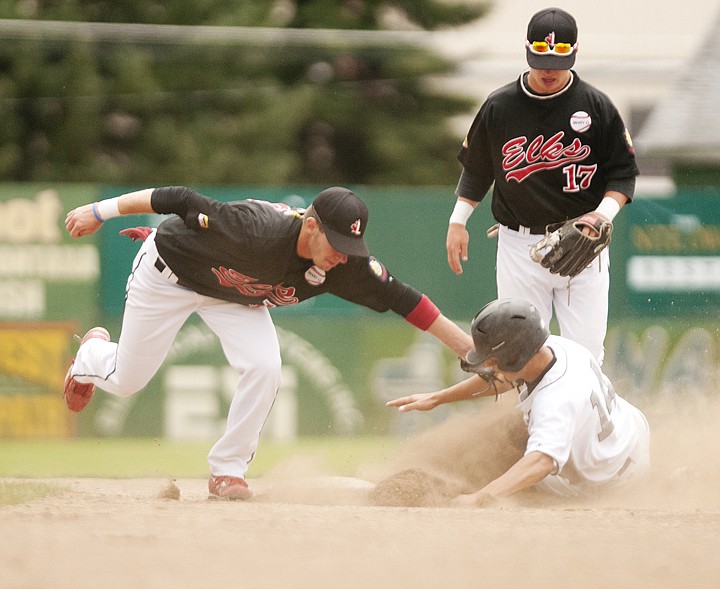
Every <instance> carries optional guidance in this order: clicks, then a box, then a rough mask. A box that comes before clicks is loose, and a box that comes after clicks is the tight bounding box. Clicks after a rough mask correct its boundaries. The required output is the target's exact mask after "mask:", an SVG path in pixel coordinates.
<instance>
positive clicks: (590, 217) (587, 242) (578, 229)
mask: <svg viewBox="0 0 720 589" xmlns="http://www.w3.org/2000/svg"><path fill="white" fill-rule="evenodd" d="M585 229H588V230H589V231H584V230H585ZM612 230H613V224H612V223H611V222H610V221H607V220H605V219H603V218H602V217H601V216H600V215H598V214H597V213H595V212H592V213H587V214H585V215H583V216H582V217H576V218H575V219H570V220H568V221H565V222H563V223H555V224H553V225H548V226H547V228H546V230H545V237H543V238H542V239H541V240H540V241H538V242H537V243H536V244H535V245H533V246H532V247H531V248H530V257H531V258H532V259H533V260H535V261H536V262H538V263H539V264H541V265H542V266H543V268H547V269H548V270H550V272H551V273H552V274H560V276H570V277H573V276H577V275H578V274H580V272H582V271H583V270H585V268H587V267H588V266H589V265H590V264H591V263H592V261H593V260H594V259H595V258H597V257H598V256H599V255H600V252H601V251H603V250H604V249H605V248H606V247H607V246H608V245H609V244H610V236H611V235H612Z"/></svg>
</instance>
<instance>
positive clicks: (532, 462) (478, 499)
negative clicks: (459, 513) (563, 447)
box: [453, 451, 555, 507]
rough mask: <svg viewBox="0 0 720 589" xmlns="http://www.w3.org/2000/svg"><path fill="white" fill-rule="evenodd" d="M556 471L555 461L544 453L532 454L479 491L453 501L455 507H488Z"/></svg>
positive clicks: (535, 452)
mask: <svg viewBox="0 0 720 589" xmlns="http://www.w3.org/2000/svg"><path fill="white" fill-rule="evenodd" d="M554 469H555V461H554V460H553V459H552V458H550V456H548V455H547V454H543V453H542V452H537V451H534V452H530V453H529V454H526V455H525V456H523V457H522V458H521V459H520V460H518V461H517V462H516V463H515V464H513V465H512V466H511V467H510V468H509V469H508V470H507V471H506V472H505V473H504V474H502V475H500V476H499V477H498V478H496V479H495V480H494V481H490V482H489V483H488V484H487V485H485V486H484V487H483V488H482V489H480V490H479V491H476V492H475V493H470V494H467V495H460V496H458V497H456V498H455V499H454V501H453V503H455V505H459V506H465V507H478V506H483V505H487V504H488V503H489V502H490V501H491V500H494V499H502V498H504V497H509V496H510V495H514V494H515V493H517V492H519V491H522V490H524V489H529V488H530V487H532V486H533V485H535V484H536V483H539V482H540V481H541V480H543V479H544V478H545V477H546V476H547V475H549V474H550V473H552V472H553V470H554Z"/></svg>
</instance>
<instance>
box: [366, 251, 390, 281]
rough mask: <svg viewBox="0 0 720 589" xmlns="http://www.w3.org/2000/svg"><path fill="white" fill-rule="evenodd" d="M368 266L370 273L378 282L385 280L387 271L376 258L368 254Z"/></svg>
mask: <svg viewBox="0 0 720 589" xmlns="http://www.w3.org/2000/svg"><path fill="white" fill-rule="evenodd" d="M368 268H370V273H371V274H372V275H373V276H374V277H375V278H377V279H378V280H379V281H380V282H386V281H387V279H388V271H387V268H385V266H383V265H382V264H381V263H380V261H379V260H378V259H377V258H374V257H373V256H370V257H369V258H368Z"/></svg>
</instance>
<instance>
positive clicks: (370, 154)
mask: <svg viewBox="0 0 720 589" xmlns="http://www.w3.org/2000/svg"><path fill="white" fill-rule="evenodd" d="M390 8H391V6H390V3H388V2H382V1H380V0H344V1H342V0H295V1H292V0H241V1H238V0H204V1H202V0H194V1H188V0H175V1H164V2H153V1H149V0H126V1H117V0H116V1H113V0H107V1H99V0H98V1H91V0H85V1H83V0H63V1H59V0H58V1H52V0H45V1H42V0H36V1H34V2H31V1H29V0H28V1H26V2H8V1H4V2H3V1H2V0H0V18H4V19H20V18H22V19H33V20H42V21H58V22H56V23H55V26H54V28H55V29H57V31H59V32H57V33H55V32H48V29H47V28H43V29H38V32H36V33H35V34H32V35H28V34H27V33H23V34H20V33H18V32H13V30H12V28H11V27H10V29H8V30H7V31H6V32H5V34H3V35H2V39H1V40H0V97H2V100H3V103H4V105H5V108H4V109H3V111H4V115H3V119H4V124H3V125H2V126H0V178H2V179H3V180H4V181H73V182H76V181H97V182H103V183H115V184H143V185H151V184H155V185H158V184H167V183H183V184H292V183H295V184H306V183H307V184H322V185H329V184H444V183H448V182H454V181H455V179H456V177H457V172H458V164H457V162H456V160H455V154H456V152H457V149H458V138H457V137H455V136H454V135H453V134H452V132H451V131H450V129H449V127H448V124H447V121H448V120H449V119H450V118H451V117H453V116H455V115H457V114H460V113H464V112H467V111H468V110H469V109H470V108H471V106H472V104H471V103H470V102H469V101H468V100H465V99H460V98H458V97H454V96H450V95H443V94H441V93H438V92H434V91H431V90H429V89H428V87H427V84H426V81H427V79H428V77H429V76H436V75H443V74H446V73H448V72H449V71H450V70H451V68H452V64H451V63H448V62H447V61H445V60H444V59H441V58H440V57H438V56H436V55H433V54H432V53H431V52H430V51H428V50H425V49H422V48H420V47H418V46H415V45H411V44H403V43H398V42H391V43H388V44H387V45H384V46H380V45H378V44H376V43H372V44H370V43H364V42H357V41H355V40H354V39H357V37H356V36H353V35H350V34H349V33H348V34H347V35H344V34H337V35H333V36H332V39H333V40H332V41H328V40H320V39H317V40H315V41H313V40H312V39H315V38H316V37H318V35H314V33H318V32H322V31H319V29H328V28H329V29H335V30H341V31H342V30H346V29H351V30H352V31H353V33H354V32H355V31H356V30H374V31H377V30H380V29H382V26H383V25H382V23H383V22H384V21H386V20H387V15H388V10H390ZM392 9H393V10H395V12H394V13H393V14H395V15H397V14H398V12H397V11H398V10H400V9H401V10H402V11H403V13H402V14H403V18H404V19H405V21H406V23H407V25H408V26H410V27H415V28H417V29H418V30H420V29H427V30H432V29H437V28H440V27H447V26H451V25H458V24H462V23H466V22H469V21H471V20H473V19H475V18H478V17H479V16H480V15H481V14H482V12H483V10H484V5H477V4H476V5H469V4H459V5H453V4H448V3H447V2H443V1H442V0H396V1H394V2H392ZM62 21H75V22H85V23H141V24H146V25H185V26H187V25H192V26H196V25H203V26H205V27H207V26H212V27H262V28H255V29H251V31H257V32H258V33H263V32H266V31H267V29H266V28H270V27H281V28H285V29H287V35H285V34H283V35H282V36H273V35H271V34H267V35H266V39H271V41H269V42H268V41H267V40H263V39H261V38H258V35H251V34H242V31H240V32H238V31H233V30H232V29H216V28H213V29H204V30H203V31H202V32H203V35H198V36H196V35H193V34H189V35H187V36H185V35H168V34H167V33H168V30H167V28H159V27H158V28H157V29H152V30H151V33H152V32H157V35H152V34H150V35H142V36H139V35H135V36H133V35H130V34H128V35H127V38H120V37H118V36H117V35H114V36H109V35H107V34H105V33H101V32H100V33H98V32H95V33H91V34H87V33H79V32H78V33H76V34H75V33H73V34H70V33H68V32H67V31H68V30H69V29H63V27H62V24H63V23H62ZM38 24H39V25H43V26H45V25H46V23H38ZM68 24H70V25H72V24H73V23H71V22H68ZM88 30H91V28H89V29H88ZM193 30H197V29H193ZM175 32H177V31H175ZM180 32H185V29H181V30H180ZM234 32H236V33H237V34H232V33H234ZM245 32H246V33H248V32H249V31H245ZM170 33H173V31H172V30H171V31H170ZM213 33H217V35H215V37H216V38H215V40H213ZM200 37H202V40H200ZM221 37H222V38H221Z"/></svg>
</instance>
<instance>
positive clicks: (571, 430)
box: [388, 298, 650, 505]
mask: <svg viewBox="0 0 720 589" xmlns="http://www.w3.org/2000/svg"><path fill="white" fill-rule="evenodd" d="M470 331H471V334H472V337H473V340H474V347H473V349H472V350H471V351H470V353H469V354H468V355H467V357H466V358H465V360H464V361H462V362H461V367H462V368H463V370H466V371H467V372H474V373H476V374H477V375H478V376H475V377H472V378H470V379H468V380H466V381H463V382H460V383H458V384H456V385H454V386H452V387H449V388H447V389H443V390H441V391H437V392H432V393H424V394H416V395H410V396H408V397H402V398H399V399H395V400H393V401H390V402H388V405H389V406H391V407H398V408H399V409H400V410H401V411H412V410H419V411H427V410H429V409H433V408H434V407H437V406H438V405H440V404H443V403H448V402H452V401H460V400H464V399H471V398H473V397H480V396H487V395H494V394H497V393H498V392H506V391H508V390H510V387H515V388H517V390H518V392H519V396H520V404H519V410H520V411H522V414H523V417H524V420H525V424H526V426H527V430H528V442H527V446H526V449H525V454H524V456H523V457H522V458H521V459H520V460H518V462H516V463H515V464H514V465H512V466H511V467H510V468H509V469H508V470H507V471H506V472H505V473H504V474H502V475H500V476H499V477H498V478H496V479H495V480H493V481H491V482H489V483H488V484H486V485H485V486H484V487H483V488H482V489H479V490H477V491H476V492H473V493H470V494H466V495H460V496H459V497H457V498H455V503H456V504H459V505H483V504H486V503H487V502H488V501H492V500H494V499H500V498H503V497H508V496H510V495H513V494H514V493H517V492H519V491H522V490H525V489H529V488H531V487H535V488H536V489H538V490H541V491H545V492H549V493H552V494H555V495H561V496H580V495H585V494H588V493H591V492H595V491H597V490H599V489H608V488H616V487H620V486H624V485H626V484H628V483H630V482H633V481H636V480H637V479H638V478H640V477H641V476H644V475H645V474H647V473H648V471H649V468H650V449H649V448H650V430H649V427H648V423H647V420H646V419H645V416H644V415H643V414H642V412H641V411H640V410H639V409H638V408H636V407H635V406H633V405H631V404H630V403H628V402H627V401H626V400H625V399H623V398H621V397H620V396H619V395H618V394H617V393H616V392H615V389H614V388H613V385H612V384H611V382H610V380H609V379H608V378H607V377H606V376H605V375H604V374H603V373H602V372H601V370H600V366H599V365H598V363H597V361H596V360H595V358H594V357H593V355H592V354H591V353H590V352H589V351H588V350H587V349H586V348H584V347H582V346H580V345H578V344H577V343H576V342H573V341H571V340H569V339H566V338H564V337H561V336H553V335H550V332H549V331H548V328H547V324H546V323H545V320H544V319H543V318H542V316H541V313H540V312H539V310H538V309H537V308H536V307H535V306H534V305H532V304H531V303H529V302H527V301H525V300H523V299H520V298H507V299H499V300H495V301H492V302H491V303H488V304H487V305H485V306H484V307H483V308H482V309H481V310H480V311H479V312H478V314H477V315H476V316H475V318H474V319H473V321H472V325H471V328H470Z"/></svg>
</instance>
